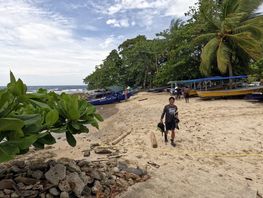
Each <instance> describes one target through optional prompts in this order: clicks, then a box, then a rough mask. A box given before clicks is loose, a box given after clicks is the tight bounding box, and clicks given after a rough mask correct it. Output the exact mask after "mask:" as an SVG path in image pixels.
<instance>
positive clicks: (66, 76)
mask: <svg viewBox="0 0 263 198" xmlns="http://www.w3.org/2000/svg"><path fill="white" fill-rule="evenodd" d="M196 1H197V0H0V85H6V84H7V83H8V82H9V71H10V70H11V71H12V72H13V73H14V74H15V75H16V76H17V77H19V78H21V79H22V80H23V81H24V82H25V83H26V84H27V85H81V84H83V79H84V78H85V77H86V76H87V75H88V74H90V73H91V72H93V71H94V68H95V66H96V65H98V64H100V63H102V61H103V59H105V58H106V56H107V55H108V53H109V52H110V51H111V50H112V49H114V48H117V47H118V45H120V44H121V43H122V42H123V41H125V40H126V39H128V38H133V37H135V36H137V35H139V34H143V35H146V36H147V37H148V38H153V37H154V35H155V34H156V33H159V32H161V31H163V30H165V29H167V28H168V27H169V25H170V22H171V20H172V19H174V18H182V17H184V13H185V12H187V11H188V8H189V6H194V4H195V2H196Z"/></svg>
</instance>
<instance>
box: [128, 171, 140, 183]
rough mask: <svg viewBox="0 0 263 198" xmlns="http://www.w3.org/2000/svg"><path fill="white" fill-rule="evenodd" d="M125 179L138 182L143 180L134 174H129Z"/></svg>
mask: <svg viewBox="0 0 263 198" xmlns="http://www.w3.org/2000/svg"><path fill="white" fill-rule="evenodd" d="M125 178H126V179H127V180H129V179H133V180H136V181H137V180H140V179H141V177H140V176H139V175H136V174H134V173H128V172H127V173H126V174H125Z"/></svg>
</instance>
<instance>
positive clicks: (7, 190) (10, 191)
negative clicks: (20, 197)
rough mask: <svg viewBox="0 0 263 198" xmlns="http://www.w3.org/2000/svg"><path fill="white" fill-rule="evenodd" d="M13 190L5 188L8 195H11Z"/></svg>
mask: <svg viewBox="0 0 263 198" xmlns="http://www.w3.org/2000/svg"><path fill="white" fill-rule="evenodd" d="M12 192H13V191H12V190H9V189H4V193H5V194H6V195H10V194H11V193H12Z"/></svg>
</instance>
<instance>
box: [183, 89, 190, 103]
mask: <svg viewBox="0 0 263 198" xmlns="http://www.w3.org/2000/svg"><path fill="white" fill-rule="evenodd" d="M183 92H184V99H185V102H186V103H189V98H190V89H189V88H188V87H184V89H183Z"/></svg>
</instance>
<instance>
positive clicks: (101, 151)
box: [95, 148, 112, 154]
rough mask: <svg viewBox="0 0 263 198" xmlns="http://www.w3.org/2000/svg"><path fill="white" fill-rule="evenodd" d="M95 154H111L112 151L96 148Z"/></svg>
mask: <svg viewBox="0 0 263 198" xmlns="http://www.w3.org/2000/svg"><path fill="white" fill-rule="evenodd" d="M95 153H96V154H111V153H112V151H111V150H110V149H106V148H96V149H95Z"/></svg>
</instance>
